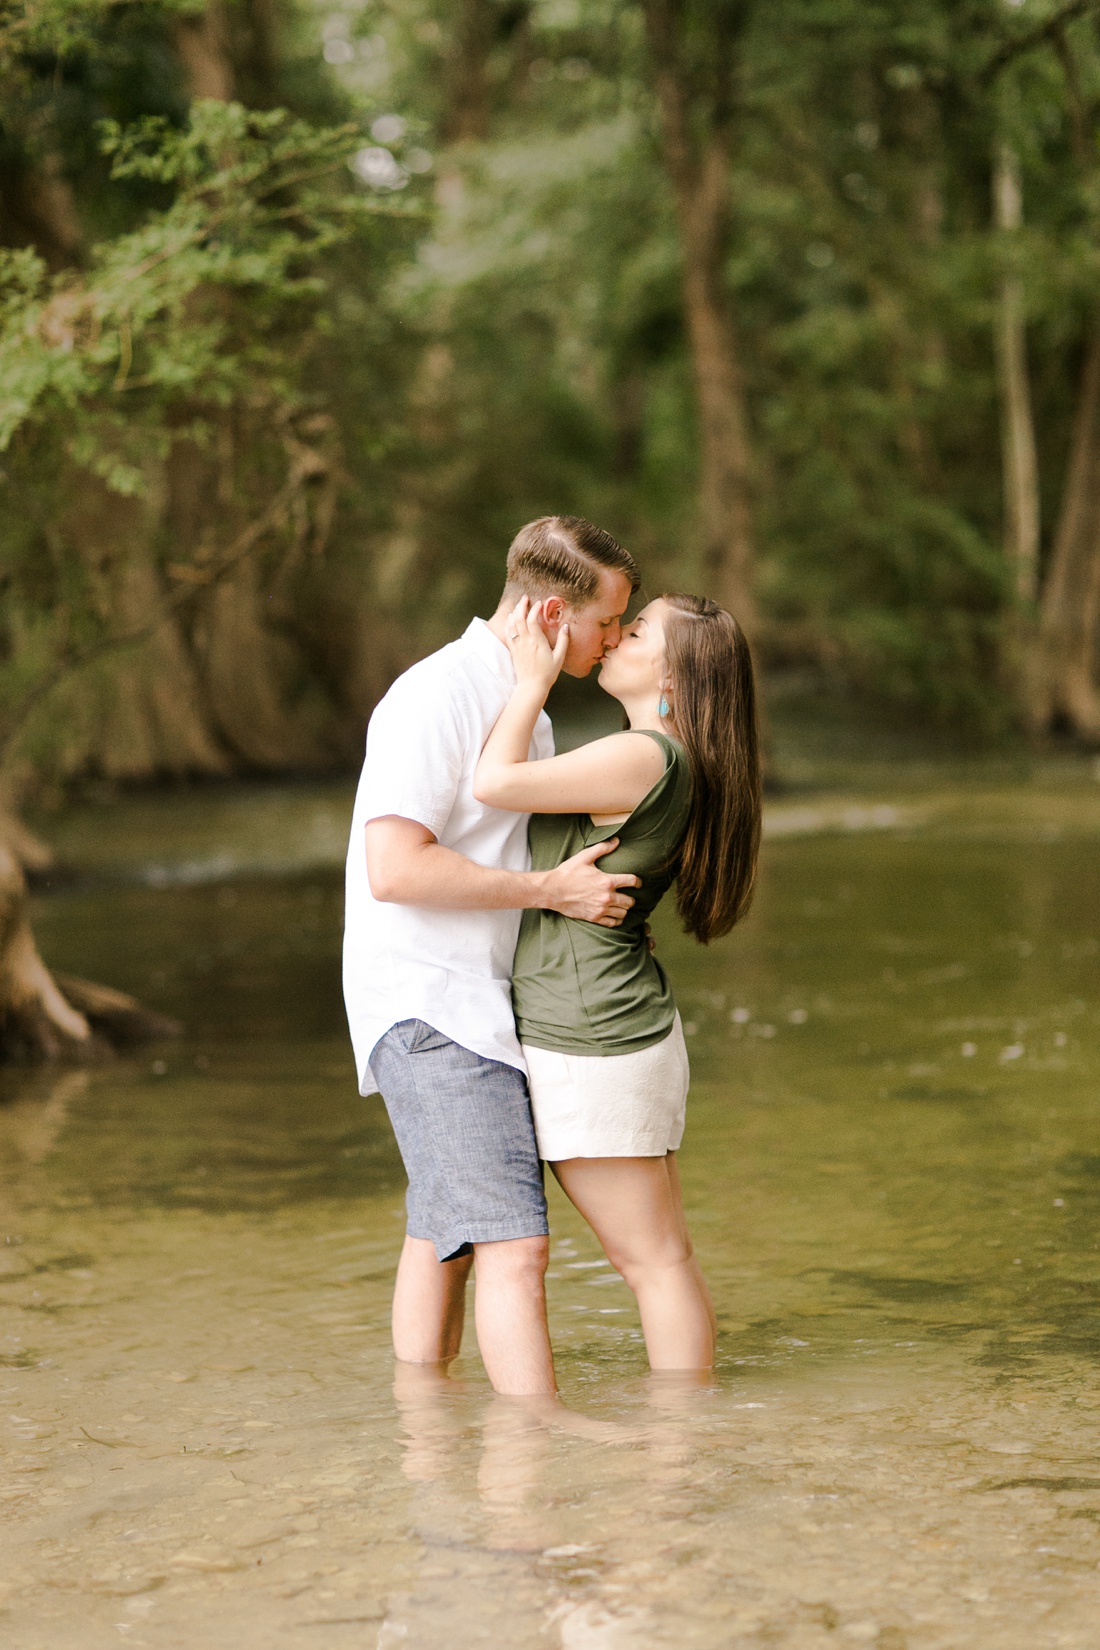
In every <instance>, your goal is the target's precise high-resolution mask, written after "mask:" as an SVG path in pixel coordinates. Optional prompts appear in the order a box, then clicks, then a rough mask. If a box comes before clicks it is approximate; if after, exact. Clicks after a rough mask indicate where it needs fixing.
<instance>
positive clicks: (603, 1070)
mask: <svg viewBox="0 0 1100 1650" xmlns="http://www.w3.org/2000/svg"><path fill="white" fill-rule="evenodd" d="M523 1053H524V1057H525V1059H526V1061H527V1070H528V1072H529V1073H530V1080H531V1108H532V1110H533V1112H534V1115H535V1133H536V1135H537V1136H538V1142H539V1156H540V1157H542V1158H544V1159H545V1160H546V1161H547V1162H548V1163H558V1162H560V1161H561V1159H562V1158H565V1157H663V1156H664V1155H665V1153H666V1152H674V1151H676V1150H678V1148H679V1145H680V1141H681V1140H682V1138H683V1134H684V1110H685V1107H686V1104H687V1091H688V1081H689V1077H690V1073H689V1070H688V1054H687V1048H686V1046H685V1044H684V1031H683V1027H682V1026H681V1024H680V1016H679V1014H677V1016H676V1019H675V1021H674V1022H673V1026H672V1030H671V1031H670V1032H669V1034H668V1036H667V1037H665V1038H664V1039H663V1040H662V1041H661V1042H659V1043H653V1044H651V1045H650V1047H649V1048H643V1049H639V1050H638V1052H637V1053H636V1054H606V1055H598V1054H597V1055H593V1054H560V1053H558V1052H557V1051H556V1050H554V1049H547V1048H532V1047H531V1045H530V1044H529V1043H524V1044H523Z"/></svg>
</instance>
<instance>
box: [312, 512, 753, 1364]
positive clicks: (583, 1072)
mask: <svg viewBox="0 0 1100 1650" xmlns="http://www.w3.org/2000/svg"><path fill="white" fill-rule="evenodd" d="M639 582H640V580H639V575H638V569H637V567H636V565H635V563H634V561H633V558H632V557H631V556H630V555H629V554H628V553H627V551H626V550H624V549H623V548H622V546H621V545H620V544H618V543H617V542H616V540H615V539H614V538H613V537H612V536H611V534H610V533H607V532H605V531H604V530H603V529H602V528H599V527H595V526H593V525H592V523H591V522H588V521H584V520H582V519H580V518H579V517H576V516H544V517H542V518H541V519H540V520H538V521H533V522H530V523H528V525H527V526H526V527H524V528H522V529H521V531H520V532H519V533H518V534H517V535H516V538H515V539H514V541H513V543H512V545H511V548H510V549H509V551H508V561H507V572H506V582H505V586H504V593H503V595H502V596H501V599H500V604H499V606H498V607H497V610H496V612H495V613H494V614H493V616H492V618H490V619H489V620H487V621H486V620H483V619H473V620H471V622H470V625H469V626H468V628H467V629H466V631H465V632H464V633H463V635H462V636H460V637H459V638H458V640H457V641H454V642H451V643H449V644H448V645H447V646H446V647H443V648H441V649H440V650H439V651H438V652H437V653H433V654H432V655H430V657H428V658H426V659H422V660H421V661H420V662H419V663H418V664H415V665H413V666H412V668H411V669H410V670H407V671H406V672H405V674H404V675H403V676H401V677H399V678H398V680H397V681H396V682H395V683H394V684H393V686H392V687H391V688H390V690H389V692H388V693H387V694H386V696H385V698H383V699H382V700H381V702H380V703H379V705H378V706H377V708H376V709H375V711H374V714H373V716H372V717H371V720H370V725H369V728H368V730H367V749H366V760H365V762H364V765H363V771H362V776H361V778H360V781H359V788H358V792H357V795H356V800H355V811H354V815H353V819H352V827H351V841H350V844H349V848H348V860H347V901H346V910H345V936H344V997H345V1002H346V1006H347V1014H348V1021H349V1025H350V1029H351V1037H352V1044H353V1047H354V1051H355V1060H356V1069H357V1072H358V1076H359V1088H360V1092H361V1093H362V1094H364V1095H368V1094H373V1093H374V1092H376V1091H381V1094H382V1097H383V1099H384V1101H385V1104H386V1110H387V1112H388V1113H389V1117H390V1121H391V1123H392V1125H393V1129H394V1133H395V1135H396V1137H397V1144H398V1147H399V1148H400V1151H401V1157H402V1160H403V1162H404V1165H405V1171H406V1173H407V1175H408V1181H409V1186H408V1196H407V1212H408V1225H407V1234H406V1237H405V1243H404V1247H403V1249H402V1252H401V1258H400V1261H399V1263H398V1268H397V1281H396V1287H395V1290H394V1300H393V1344H394V1351H395V1353H396V1356H397V1358H398V1359H399V1360H401V1361H403V1362H407V1363H412V1364H430V1365H445V1364H446V1363H448V1362H449V1361H450V1360H451V1359H452V1358H454V1357H455V1356H456V1355H457V1353H458V1350H459V1344H460V1341H461V1338H462V1327H463V1320H464V1313H465V1300H466V1283H467V1279H468V1277H469V1275H470V1271H471V1268H472V1269H473V1270H474V1272H475V1273H476V1279H477V1289H476V1293H475V1307H474V1311H475V1321H476V1328H477V1340H478V1346H479V1348H480V1351H481V1356H482V1359H483V1360H484V1364H485V1369H486V1372H487V1373H488V1376H489V1379H490V1381H491V1382H492V1384H493V1386H494V1388H495V1389H496V1391H497V1392H500V1393H508V1394H514V1395H537V1394H553V1393H555V1392H556V1390H557V1386H556V1381H555V1377H554V1362H553V1355H552V1352H551V1348H550V1338H549V1333H548V1329H547V1320H546V1299H545V1273H546V1267H547V1261H548V1253H549V1238H548V1233H549V1227H548V1225H547V1211H546V1197H545V1192H544V1189H543V1171H542V1164H543V1163H544V1162H545V1163H548V1164H549V1165H550V1168H551V1170H552V1171H553V1174H554V1175H555V1177H556V1179H557V1180H558V1183H559V1184H560V1186H561V1187H562V1190H563V1191H564V1192H565V1194H566V1196H567V1197H568V1198H569V1200H570V1202H571V1203H573V1204H574V1206H575V1207H576V1208H577V1209H578V1210H579V1212H580V1213H581V1215H582V1216H583V1217H584V1219H585V1220H586V1221H587V1222H588V1224H589V1225H590V1226H591V1228H592V1230H593V1232H594V1233H595V1234H596V1237H597V1238H598V1239H599V1241H600V1243H601V1244H602V1246H603V1249H604V1252H605V1254H606V1255H607V1258H608V1260H609V1261H610V1262H611V1264H612V1266H614V1267H615V1269H616V1270H617V1271H618V1272H619V1273H621V1275H622V1277H623V1278H624V1279H625V1281H626V1282H627V1284H629V1286H630V1288H631V1289H632V1290H633V1292H634V1295H635V1297H636V1299H637V1302H638V1309H639V1313H640V1315H641V1322H642V1330H643V1333H644V1336H645V1344H646V1351H647V1353H648V1356H649V1362H650V1366H651V1368H653V1369H654V1370H707V1369H709V1368H711V1367H712V1365H713V1362H714V1354H715V1317H714V1308H713V1306H712V1305H711V1300H710V1295H709V1293H708V1290H707V1286H706V1282H705V1280H704V1278H703V1275H702V1272H701V1271H700V1269H699V1264H698V1262H697V1260H696V1258H695V1255H694V1252H693V1250H692V1245H691V1239H690V1237H689V1236H688V1231H687V1226H686V1223H685V1220H684V1211H683V1203H682V1199H681V1194H680V1180H679V1173H678V1170H677V1164H676V1153H677V1150H678V1148H679V1146H680V1141H681V1138H682V1135H683V1132H684V1114H685V1104H686V1100H687V1090H688V1076H689V1074H688V1058H687V1050H686V1048H685V1046H684V1036H683V1031H682V1029H681V1026H680V1018H679V1015H678V1014H677V1012H676V1005H675V1002H674V1000H673V996H672V990H671V988H670V986H669V982H668V979H667V977H666V975H665V972H664V970H663V969H662V967H661V965H660V964H659V962H658V961H657V959H656V957H655V956H654V955H653V954H652V951H651V949H650V947H649V944H648V937H647V929H646V924H647V919H648V918H649V917H650V915H651V914H652V912H653V911H654V909H655V908H656V906H657V904H658V903H659V901H660V900H661V898H662V897H663V895H664V894H665V893H666V892H667V891H668V890H669V888H671V887H672V885H673V884H674V883H675V885H676V899H677V905H678V908H679V913H680V916H681V918H682V920H683V923H684V926H685V928H686V930H687V932H688V933H690V934H691V935H693V936H694V938H695V939H697V940H699V941H700V942H701V943H702V944H704V945H705V944H706V943H707V942H708V941H709V940H712V939H715V938H717V937H718V936H719V935H722V934H726V933H728V932H729V930H730V929H731V928H732V927H733V926H734V924H735V923H736V922H738V921H739V920H740V918H741V917H742V916H743V915H744V914H745V912H746V910H747V909H748V906H749V902H750V900H751V898H752V892H753V885H754V881H755V876H756V860H757V851H758V847H759V841H760V767H759V757H758V746H757V730H756V707H755V690H754V683H753V670H752V659H751V656H750V653H749V648H748V644H747V642H746V640H745V636H744V634H743V632H742V630H741V628H740V626H739V625H738V623H737V621H736V619H734V618H733V617H732V615H731V614H729V613H727V612H725V611H724V610H723V609H722V608H720V607H719V606H717V605H716V604H715V603H714V602H712V601H709V600H707V599H706V598H704V597H698V596H684V595H666V596H661V597H658V599H657V600H656V601H651V602H649V603H648V604H647V605H646V606H645V607H643V608H642V609H641V610H640V612H638V614H637V615H636V617H635V618H634V619H633V620H632V621H631V622H630V623H628V624H625V625H624V623H623V616H624V614H625V613H626V610H627V607H628V605H629V604H630V601H631V598H632V597H633V595H634V594H635V592H636V591H637V589H638V585H639ZM597 665H598V666H599V667H600V676H599V683H600V686H601V688H602V689H603V690H604V692H605V693H609V694H610V695H611V696H612V698H614V699H617V700H618V701H619V703H620V704H621V705H622V707H623V712H624V731H623V732H621V733H614V734H611V735H610V736H608V737H606V738H601V739H594V740H592V741H591V742H590V743H589V744H586V745H582V746H580V747H579V748H578V749H576V750H572V751H569V752H568V753H566V754H565V755H562V756H555V754H554V742H553V731H552V728H551V724H550V721H549V718H548V717H547V715H546V712H545V710H544V708H543V706H544V704H545V701H546V697H547V694H548V693H549V691H550V688H551V686H552V685H553V683H554V681H555V680H556V678H557V676H558V674H559V672H560V671H562V670H564V671H565V672H566V674H567V675H570V676H577V677H583V676H587V675H588V674H589V672H590V671H591V670H592V669H593V667H594V666H597Z"/></svg>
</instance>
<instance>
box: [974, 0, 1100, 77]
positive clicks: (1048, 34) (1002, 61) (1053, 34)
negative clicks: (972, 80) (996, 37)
mask: <svg viewBox="0 0 1100 1650" xmlns="http://www.w3.org/2000/svg"><path fill="white" fill-rule="evenodd" d="M1095 11H1100V0H1066V4H1065V5H1062V6H1059V8H1058V10H1057V11H1056V12H1054V13H1053V14H1052V15H1051V16H1050V17H1048V18H1047V19H1046V21H1045V22H1043V23H1039V24H1037V25H1036V27H1035V28H1033V29H1029V30H1028V31H1027V33H1026V34H1018V35H1017V36H1016V38H1015V39H1014V40H1006V41H1005V42H1004V44H1003V45H1002V46H999V47H998V48H997V50H996V51H995V52H994V53H993V56H992V57H991V58H990V59H989V62H988V63H987V64H986V65H985V68H984V69H982V70H981V71H980V73H979V75H978V79H979V80H980V81H988V80H993V79H995V78H996V76H997V75H999V74H1000V72H1001V70H1002V69H1004V68H1007V66H1008V64H1009V63H1011V62H1012V60H1013V59H1014V58H1016V57H1019V56H1021V54H1022V53H1024V52H1030V51H1032V50H1033V49H1034V48H1035V47H1036V46H1045V45H1047V44H1049V43H1051V42H1053V41H1056V40H1057V38H1058V36H1059V35H1060V34H1061V32H1062V30H1063V29H1064V28H1065V26H1066V24H1067V23H1072V22H1074V21H1075V19H1077V18H1078V17H1086V16H1088V14H1089V13H1090V12H1095Z"/></svg>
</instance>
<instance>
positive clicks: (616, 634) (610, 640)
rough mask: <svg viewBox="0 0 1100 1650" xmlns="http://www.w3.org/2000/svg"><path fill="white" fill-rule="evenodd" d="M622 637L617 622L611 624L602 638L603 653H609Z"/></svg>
mask: <svg viewBox="0 0 1100 1650" xmlns="http://www.w3.org/2000/svg"><path fill="white" fill-rule="evenodd" d="M622 639H623V633H622V630H621V629H620V627H619V626H618V625H617V624H616V625H612V627H611V629H610V630H609V631H608V633H607V635H606V636H605V637H604V639H603V650H604V652H605V653H610V652H611V651H612V650H613V649H614V648H616V647H618V645H619V643H620V642H621V641H622Z"/></svg>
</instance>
